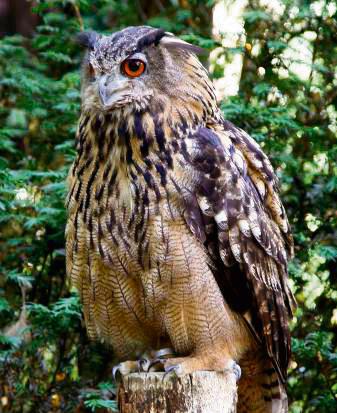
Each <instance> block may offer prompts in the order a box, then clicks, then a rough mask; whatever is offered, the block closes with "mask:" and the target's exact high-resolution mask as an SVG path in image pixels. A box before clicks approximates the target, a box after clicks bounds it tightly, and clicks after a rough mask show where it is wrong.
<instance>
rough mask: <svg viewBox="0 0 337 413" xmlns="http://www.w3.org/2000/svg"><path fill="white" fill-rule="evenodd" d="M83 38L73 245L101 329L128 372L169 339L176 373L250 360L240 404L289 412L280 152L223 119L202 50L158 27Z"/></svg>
mask: <svg viewBox="0 0 337 413" xmlns="http://www.w3.org/2000/svg"><path fill="white" fill-rule="evenodd" d="M79 41H80V43H81V44H82V45H84V46H85V47H86V48H87V52H86V56H85V59H84V62H83V76H82V107H81V117H80V120H79V126H78V132H77V156H76V159H75V161H74V163H73V165H72V167H71V170H70V173H69V178H68V185H69V195H68V199H67V208H68V222H67V228H66V250H67V273H68V275H69V276H70V277H71V280H72V282H73V283H74V285H75V286H76V287H77V288H78V290H79V292H80V296H81V300H82V303H83V311H84V317H85V323H86V327H87V330H88V334H89V336H90V337H91V338H92V339H100V340H103V341H104V342H106V343H108V344H109V345H111V346H112V347H113V350H114V353H115V354H116V355H117V356H118V357H119V358H120V360H121V361H124V362H122V363H121V364H120V366H119V367H120V369H121V371H124V372H125V371H128V370H130V368H131V367H132V366H133V365H134V364H133V363H132V362H131V361H130V362H128V361H126V360H136V359H137V358H139V357H141V355H142V354H143V353H145V352H147V353H148V352H150V351H157V350H159V349H161V348H163V347H165V348H167V347H169V348H172V349H173V350H172V351H173V352H174V355H171V356H170V357H166V358H164V359H163V360H162V366H163V368H164V369H165V370H166V371H168V372H170V371H174V372H176V373H177V374H189V373H191V372H194V371H196V370H216V371H223V370H225V369H229V368H234V369H236V371H237V372H238V371H239V369H238V367H237V365H236V364H235V363H236V362H237V363H239V365H240V366H241V368H242V377H241V379H240V380H239V382H238V385H239V402H238V411H239V412H274V413H275V412H286V411H287V397H286V393H285V381H286V372H287V366H288V363H289V357H290V336H289V328H288V320H289V317H290V316H291V313H292V306H293V303H294V299H293V296H292V294H291V292H290V289H289V286H288V281H287V261H288V259H289V257H290V256H291V254H292V237H291V233H290V230H289V224H288V221H287V217H286V214H285V211H284V208H283V206H282V204H281V202H280V199H279V195H278V183H277V178H276V176H275V173H274V171H273V168H272V166H271V164H270V162H269V160H268V158H267V157H266V155H265V154H264V153H263V151H262V150H261V148H260V147H259V145H258V144H257V143H256V142H255V141H254V140H253V139H252V138H250V137H249V136H248V135H247V134H246V133H245V132H244V131H243V130H241V129H240V128H238V127H236V126H234V125H233V124H231V123H230V122H228V121H226V120H225V119H224V118H223V115H222V113H221V111H220V109H219V107H218V106H217V102H216V97H215V93H214V87H213V85H212V83H211V81H210V79H209V77H208V73H207V71H206V69H205V68H204V67H203V65H202V64H201V63H200V61H199V60H198V58H197V53H198V52H199V51H200V49H199V48H198V47H196V46H193V45H191V44H189V43H186V42H184V41H182V40H180V39H179V38H177V37H175V36H173V35H172V34H170V33H166V32H165V31H163V30H161V29H155V28H151V27H129V28H126V29H124V30H122V31H119V32H117V33H114V34H112V35H110V36H103V35H99V34H97V33H95V32H86V33H82V34H81V35H80V36H79ZM157 354H158V353H157ZM128 363H129V364H128Z"/></svg>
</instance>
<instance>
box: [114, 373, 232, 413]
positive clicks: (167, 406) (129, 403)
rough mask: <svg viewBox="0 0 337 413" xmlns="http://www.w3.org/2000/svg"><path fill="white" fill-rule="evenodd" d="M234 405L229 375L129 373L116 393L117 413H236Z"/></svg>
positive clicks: (230, 374) (230, 375)
mask: <svg viewBox="0 0 337 413" xmlns="http://www.w3.org/2000/svg"><path fill="white" fill-rule="evenodd" d="M236 402H237V386H236V377H235V374H234V373H232V372H228V373H227V372H226V373H217V372H212V371H199V372H196V373H193V374H191V375H186V376H182V377H177V376H176V375H174V374H168V375H166V376H165V377H164V373H158V372H155V373H132V374H129V375H127V376H124V377H123V379H122V381H121V383H120V386H119V389H118V406H119V411H120V413H236Z"/></svg>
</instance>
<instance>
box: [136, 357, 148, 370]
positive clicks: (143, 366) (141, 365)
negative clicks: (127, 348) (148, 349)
mask: <svg viewBox="0 0 337 413" xmlns="http://www.w3.org/2000/svg"><path fill="white" fill-rule="evenodd" d="M137 364H138V373H141V372H148V371H149V368H150V365H151V360H149V359H147V358H141V359H140V360H138V361H137Z"/></svg>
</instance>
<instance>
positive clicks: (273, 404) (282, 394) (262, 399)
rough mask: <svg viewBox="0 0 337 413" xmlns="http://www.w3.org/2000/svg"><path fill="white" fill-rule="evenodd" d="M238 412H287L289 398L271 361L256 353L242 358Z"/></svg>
mask: <svg viewBox="0 0 337 413" xmlns="http://www.w3.org/2000/svg"><path fill="white" fill-rule="evenodd" d="M240 366H241V368H242V376H241V379H240V381H239V383H238V385H239V388H238V405H237V413H287V412H288V400H287V394H286V391H285V387H284V385H283V384H282V383H281V382H280V380H279V376H278V374H277V372H276V371H275V369H274V367H273V365H272V363H271V361H269V360H267V359H266V358H265V356H264V357H263V356H262V355H261V356H259V355H257V354H256V353H255V354H253V355H250V356H249V357H245V359H244V360H241V362H240Z"/></svg>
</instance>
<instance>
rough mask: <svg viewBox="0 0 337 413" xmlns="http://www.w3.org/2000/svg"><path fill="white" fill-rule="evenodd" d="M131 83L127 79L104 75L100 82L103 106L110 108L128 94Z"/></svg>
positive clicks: (99, 88) (99, 87) (99, 89)
mask: <svg viewBox="0 0 337 413" xmlns="http://www.w3.org/2000/svg"><path fill="white" fill-rule="evenodd" d="M128 90H129V84H128V81H127V79H124V78H117V79H116V78H115V77H112V76H109V75H103V76H102V77H101V78H100V80H99V83H98V91H99V97H100V100H101V103H102V105H103V107H104V108H105V109H106V108H110V107H112V106H113V105H114V104H116V103H117V102H120V101H122V100H123V98H125V97H126V96H127V91H128Z"/></svg>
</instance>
